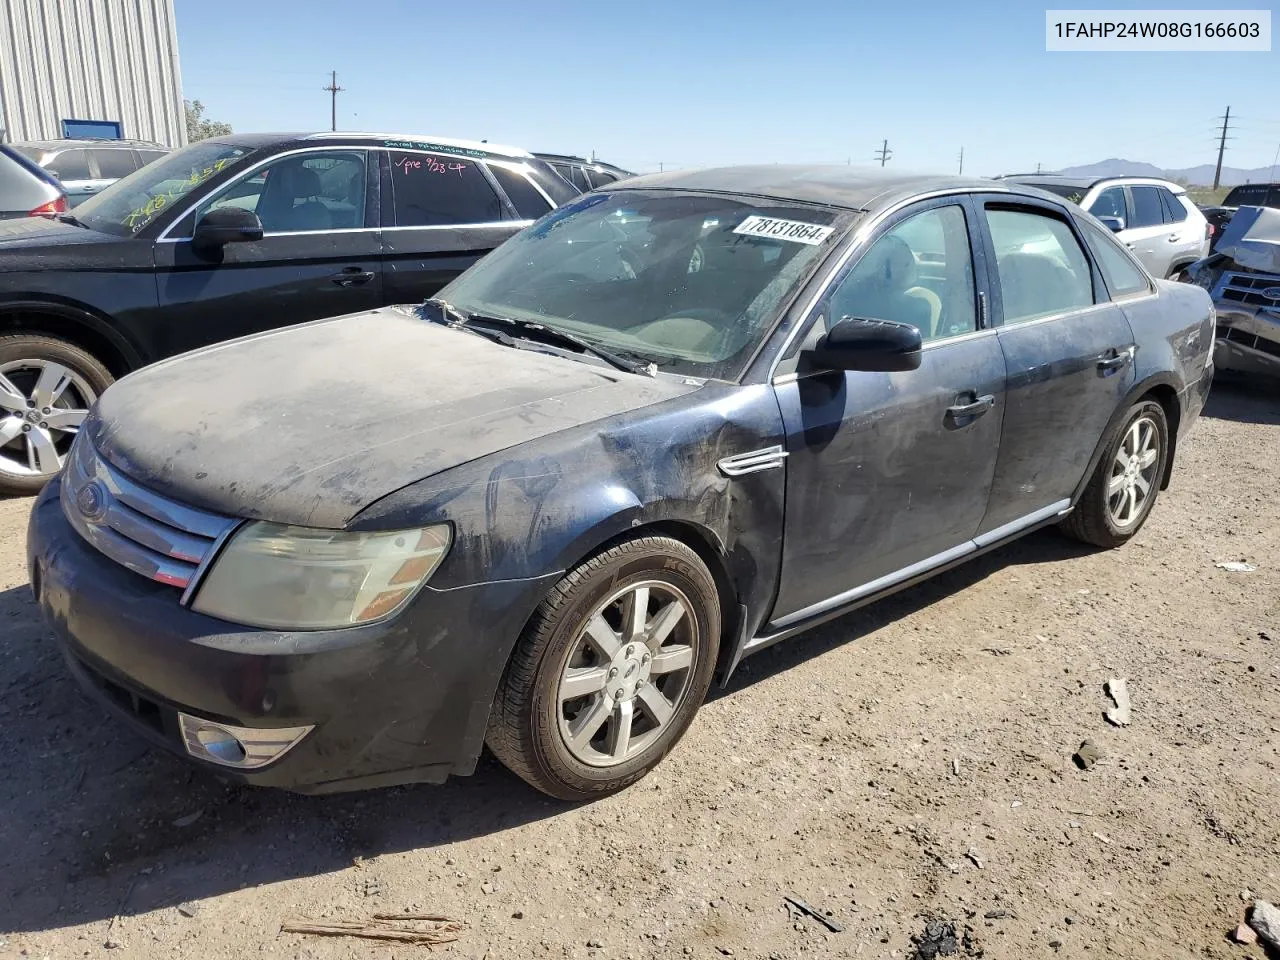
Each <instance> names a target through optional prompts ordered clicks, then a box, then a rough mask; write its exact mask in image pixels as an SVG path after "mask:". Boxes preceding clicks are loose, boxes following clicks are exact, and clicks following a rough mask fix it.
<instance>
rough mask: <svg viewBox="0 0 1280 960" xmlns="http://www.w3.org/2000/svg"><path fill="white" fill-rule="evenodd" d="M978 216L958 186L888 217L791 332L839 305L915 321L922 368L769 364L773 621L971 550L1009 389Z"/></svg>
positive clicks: (817, 331)
mask: <svg viewBox="0 0 1280 960" xmlns="http://www.w3.org/2000/svg"><path fill="white" fill-rule="evenodd" d="M976 230H977V226H976V216H975V213H974V209H973V208H972V207H971V206H970V204H969V203H968V201H967V200H966V199H964V198H957V197H947V198H942V199H938V200H933V201H926V202H923V203H920V204H916V205H913V206H912V207H909V208H907V210H905V211H903V212H902V213H900V214H899V215H897V216H896V217H895V218H893V219H891V220H889V221H886V223H885V224H883V225H882V226H881V228H880V231H879V234H878V236H876V237H875V238H874V239H873V240H872V241H871V243H870V244H869V246H867V247H866V248H865V251H864V252H863V253H862V255H861V256H860V257H858V258H857V259H856V261H855V262H854V263H853V264H852V265H851V266H848V267H846V268H845V269H844V271H843V273H842V274H841V275H839V276H838V277H837V278H836V279H835V281H834V282H833V283H832V284H831V286H830V287H829V288H828V290H827V292H826V293H825V294H824V295H823V298H822V300H821V301H820V302H819V304H818V306H817V307H816V309H815V311H814V317H813V319H812V321H811V322H812V327H811V328H810V330H809V331H808V335H807V337H804V338H802V341H803V342H805V343H806V344H813V343H816V341H817V339H818V337H819V336H821V334H822V333H823V332H824V329H825V328H826V327H828V326H829V325H832V324H833V323H834V322H838V320H839V319H840V318H841V317H843V316H851V317H866V318H874V319H883V320H896V321H899V322H906V323H911V324H913V325H915V326H916V327H918V328H919V329H920V331H921V334H922V337H923V339H924V349H923V352H922V359H921V363H920V367H919V368H918V369H916V370H911V371H906V372H901V373H870V372H856V371H848V372H843V371H824V372H811V373H805V372H803V368H800V372H799V373H798V374H792V375H784V376H781V377H778V378H777V379H775V385H776V391H777V396H778V402H779V404H780V406H781V409H782V417H783V422H784V426H785V429H786V449H787V454H788V456H787V461H786V470H787V492H786V519H785V522H784V534H783V544H782V576H781V579H780V584H779V589H778V598H777V602H776V605H775V607H774V611H773V622H772V626H773V627H775V628H785V627H788V626H790V625H792V624H794V623H798V622H800V621H803V620H805V619H807V618H808V617H810V616H814V615H817V614H819V613H822V612H824V611H825V610H827V609H833V608H835V607H839V606H843V605H844V604H846V603H849V602H852V601H853V600H856V599H857V598H858V597H860V596H863V595H869V594H871V593H875V592H878V591H879V590H880V589H882V588H884V587H886V586H889V585H892V584H893V583H894V582H898V581H900V580H905V579H909V578H910V577H911V576H913V575H914V574H915V573H918V572H923V571H924V570H927V569H929V568H930V567H932V566H937V565H940V564H943V563H946V562H948V561H949V560H950V559H952V558H955V557H958V556H961V555H963V554H964V553H967V552H971V551H972V550H973V549H975V548H974V546H973V544H972V537H973V536H974V534H975V533H976V532H977V530H978V526H979V524H980V523H981V522H982V518H983V514H984V513H985V512H986V509H987V498H988V494H989V493H990V490H991V482H992V477H993V475H994V472H995V466H996V458H997V454H998V451H999V443H1000V423H1001V419H1002V417H1003V415H1004V396H1005V364H1004V357H1003V355H1002V354H1001V351H1000V345H999V343H998V342H997V340H996V337H995V335H994V331H993V330H989V329H986V328H985V324H984V322H983V317H982V311H981V309H980V300H979V294H983V295H985V289H986V277H985V271H984V270H982V269H978V270H975V258H974V253H973V251H974V250H978V251H981V250H982V249H983V248H982V246H981V245H980V243H978V242H975V240H976V237H977V233H976ZM981 262H982V261H981V257H979V259H978V263H979V266H981Z"/></svg>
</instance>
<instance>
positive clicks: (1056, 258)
mask: <svg viewBox="0 0 1280 960" xmlns="http://www.w3.org/2000/svg"><path fill="white" fill-rule="evenodd" d="M986 213H987V226H988V228H989V229H990V231H991V240H992V243H993V245H994V246H995V253H996V267H997V273H998V276H999V278H1000V297H1001V301H1002V302H1003V304H1004V322H1005V323H1016V322H1017V321H1019V320H1031V319H1034V318H1036V317H1046V316H1049V315H1050V314H1055V313H1066V312H1068V311H1071V310H1079V309H1080V308H1082V307H1087V306H1090V305H1092V304H1093V278H1092V275H1091V273H1090V270H1089V261H1088V260H1087V259H1085V255H1084V251H1083V250H1081V249H1080V244H1079V242H1078V241H1077V240H1076V238H1075V234H1073V233H1072V232H1071V228H1070V227H1069V226H1067V224H1066V223H1065V222H1063V221H1062V220H1059V219H1057V218H1056V217H1050V216H1047V215H1045V214H1041V213H1033V212H1031V211H1029V210H1002V209H999V208H996V209H992V208H990V207H988V208H987V211H986Z"/></svg>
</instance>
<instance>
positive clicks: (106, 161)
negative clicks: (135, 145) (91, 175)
mask: <svg viewBox="0 0 1280 960" xmlns="http://www.w3.org/2000/svg"><path fill="white" fill-rule="evenodd" d="M93 159H94V160H95V161H96V162H97V164H98V176H99V177H101V178H102V179H104V180H119V179H120V178H121V177H127V176H128V175H129V174H131V173H133V171H135V170H137V169H138V164H136V163H134V161H133V151H132V150H94V151H93Z"/></svg>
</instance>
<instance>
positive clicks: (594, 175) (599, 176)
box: [591, 170, 618, 187]
mask: <svg viewBox="0 0 1280 960" xmlns="http://www.w3.org/2000/svg"><path fill="white" fill-rule="evenodd" d="M617 179H618V178H617V177H615V176H614V175H613V174H612V173H605V172H604V171H603V170H592V171H591V185H592V186H593V187H603V186H604V185H605V184H609V183H614V182H616V181H617Z"/></svg>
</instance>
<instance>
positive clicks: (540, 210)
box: [489, 163, 551, 220]
mask: <svg viewBox="0 0 1280 960" xmlns="http://www.w3.org/2000/svg"><path fill="white" fill-rule="evenodd" d="M489 172H490V173H492V174H493V176H494V179H495V180H497V181H498V186H500V187H501V188H502V191H503V193H505V194H506V195H507V198H508V199H509V200H510V201H511V202H512V204H514V205H515V208H516V212H517V213H518V214H520V218H521V219H522V220H537V219H538V218H539V217H540V216H542V215H543V214H544V213H546V212H547V211H549V210H550V209H551V204H550V202H549V201H548V200H547V198H546V197H544V196H543V195H542V194H541V193H540V192H539V190H538V188H537V187H535V186H534V185H533V184H532V183H530V182H529V178H528V177H526V176H525V175H524V174H523V173H519V172H517V171H515V170H511V169H509V168H507V167H503V166H499V165H498V164H496V163H495V164H490V166H489Z"/></svg>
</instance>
